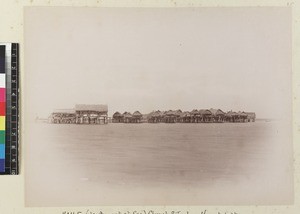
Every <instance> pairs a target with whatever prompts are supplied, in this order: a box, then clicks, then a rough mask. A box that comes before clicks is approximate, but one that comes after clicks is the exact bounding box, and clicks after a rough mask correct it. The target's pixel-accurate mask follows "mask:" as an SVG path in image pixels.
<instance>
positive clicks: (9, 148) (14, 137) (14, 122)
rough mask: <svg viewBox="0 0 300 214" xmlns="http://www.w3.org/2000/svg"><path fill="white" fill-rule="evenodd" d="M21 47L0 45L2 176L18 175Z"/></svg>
mask: <svg viewBox="0 0 300 214" xmlns="http://www.w3.org/2000/svg"><path fill="white" fill-rule="evenodd" d="M18 61H19V45H18V44H17V43H0V174H18V130H19V127H18V122H19V117H18V115H19V112H18V104H19V103H18V102H19V101H18V97H19V84H18V82H19V81H18V78H19V76H18V75H19V73H18V72H19V65H18Z"/></svg>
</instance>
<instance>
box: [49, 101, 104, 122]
mask: <svg viewBox="0 0 300 214" xmlns="http://www.w3.org/2000/svg"><path fill="white" fill-rule="evenodd" d="M107 112H108V107H107V105H84V104H78V105H75V108H73V109H57V110H55V111H54V112H53V113H52V114H51V115H50V116H49V118H48V121H49V122H50V123H62V124H107V123H108V114H107Z"/></svg>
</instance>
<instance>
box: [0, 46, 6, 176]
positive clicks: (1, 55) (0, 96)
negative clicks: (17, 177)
mask: <svg viewBox="0 0 300 214" xmlns="http://www.w3.org/2000/svg"><path fill="white" fill-rule="evenodd" d="M5 50H6V46H4V45H1V46H0V172H5V109H6V103H5V101H6V98H5V97H6V96H5V95H6V91H5V82H6V78H5Z"/></svg>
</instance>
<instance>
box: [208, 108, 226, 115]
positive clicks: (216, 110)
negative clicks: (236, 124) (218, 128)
mask: <svg viewBox="0 0 300 214" xmlns="http://www.w3.org/2000/svg"><path fill="white" fill-rule="evenodd" d="M209 111H210V112H211V113H212V114H213V115H222V114H225V112H223V111H222V110H221V109H214V108H211V109H209Z"/></svg>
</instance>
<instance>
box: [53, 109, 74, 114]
mask: <svg viewBox="0 0 300 214" xmlns="http://www.w3.org/2000/svg"><path fill="white" fill-rule="evenodd" d="M53 113H54V114H75V109H55V110H54V111H53Z"/></svg>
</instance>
